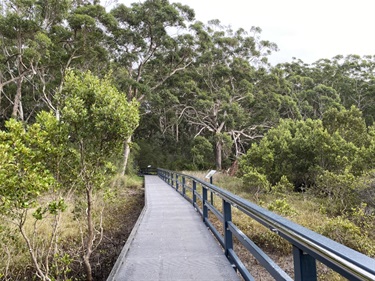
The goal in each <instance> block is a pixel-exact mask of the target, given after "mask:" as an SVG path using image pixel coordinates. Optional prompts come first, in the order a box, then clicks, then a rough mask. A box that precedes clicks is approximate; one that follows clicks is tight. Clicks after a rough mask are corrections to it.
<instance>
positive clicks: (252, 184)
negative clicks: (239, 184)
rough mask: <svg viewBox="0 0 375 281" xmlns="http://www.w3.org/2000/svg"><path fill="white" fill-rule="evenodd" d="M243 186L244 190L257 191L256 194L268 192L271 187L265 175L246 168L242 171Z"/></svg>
mask: <svg viewBox="0 0 375 281" xmlns="http://www.w3.org/2000/svg"><path fill="white" fill-rule="evenodd" d="M243 172H244V174H243V176H242V178H243V184H244V188H245V189H250V190H254V189H255V190H257V192H269V191H270V190H271V185H270V183H269V182H268V180H267V177H266V175H264V174H261V173H259V172H258V171H257V170H255V169H252V168H248V169H246V170H244V171H243Z"/></svg>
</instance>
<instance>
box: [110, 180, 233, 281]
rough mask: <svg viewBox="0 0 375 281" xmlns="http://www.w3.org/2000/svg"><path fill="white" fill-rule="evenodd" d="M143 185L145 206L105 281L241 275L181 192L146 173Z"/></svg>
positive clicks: (179, 280)
mask: <svg viewBox="0 0 375 281" xmlns="http://www.w3.org/2000/svg"><path fill="white" fill-rule="evenodd" d="M145 188H146V210H145V212H144V213H143V215H142V216H143V217H141V219H140V223H139V227H138V228H137V231H136V234H135V236H134V239H133V240H132V242H131V243H130V242H128V243H127V245H125V247H124V249H123V251H122V253H121V255H120V257H119V259H118V261H117V262H116V265H115V267H114V268H113V270H112V272H111V275H110V277H109V278H108V281H109V280H111V281H112V280H116V281H120V280H127V281H146V280H147V281H184V280H199V281H213V280H215V281H220V280H223V281H224V280H225V281H235V280H236V281H238V280H240V279H239V277H238V276H237V274H236V272H235V271H234V270H233V268H232V266H231V264H230V263H229V261H228V260H227V258H226V257H225V255H224V254H223V250H222V248H221V247H220V245H219V244H218V242H217V241H216V240H215V239H214V237H213V236H212V234H211V232H210V231H209V230H208V229H207V227H206V226H205V224H204V223H203V222H202V220H201V217H200V216H199V214H198V213H197V212H196V211H195V210H194V208H193V207H192V206H191V205H190V204H189V203H188V202H187V201H186V200H185V199H184V198H183V197H182V196H181V195H180V194H179V193H177V192H176V191H175V190H173V188H172V187H170V186H169V185H167V184H166V183H165V182H164V181H162V180H161V179H160V178H159V177H158V176H145ZM129 239H132V238H129ZM129 243H130V244H129Z"/></svg>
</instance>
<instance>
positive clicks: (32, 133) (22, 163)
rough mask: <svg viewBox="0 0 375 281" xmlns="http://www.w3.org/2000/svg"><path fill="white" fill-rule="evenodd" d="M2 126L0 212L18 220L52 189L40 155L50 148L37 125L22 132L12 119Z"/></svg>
mask: <svg viewBox="0 0 375 281" xmlns="http://www.w3.org/2000/svg"><path fill="white" fill-rule="evenodd" d="M5 126H6V131H0V142H1V143H0V197H1V202H0V212H1V213H2V214H4V215H6V216H9V217H12V218H19V217H18V216H20V214H21V213H23V212H24V211H25V210H27V209H30V208H33V207H35V206H36V205H37V198H38V196H39V195H40V194H42V193H44V192H46V191H47V190H49V189H50V188H51V187H52V186H53V185H54V178H53V176H52V175H51V173H50V172H49V171H48V169H46V166H45V165H44V163H43V162H42V160H43V156H42V154H41V153H42V151H43V150H45V149H47V150H48V149H49V147H50V145H51V144H50V143H49V142H48V141H47V140H46V138H45V136H46V134H45V132H44V131H42V130H41V128H40V126H39V125H38V124H34V125H32V126H28V127H27V128H25V127H24V126H23V124H22V123H21V122H17V121H15V120H14V119H11V120H9V121H8V122H7V123H6V125H5Z"/></svg>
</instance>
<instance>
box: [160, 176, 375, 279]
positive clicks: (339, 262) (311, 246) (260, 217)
mask: <svg viewBox="0 0 375 281" xmlns="http://www.w3.org/2000/svg"><path fill="white" fill-rule="evenodd" d="M158 175H159V177H161V178H162V179H163V180H164V181H166V182H167V183H168V184H169V185H171V186H172V187H174V188H175V189H176V190H177V191H179V189H181V190H182V191H179V192H180V193H181V195H183V196H184V197H185V198H186V196H185V188H188V189H192V190H193V198H192V199H190V198H189V201H190V202H191V203H192V204H193V206H194V207H196V208H197V209H198V211H199V213H200V214H201V216H202V217H203V221H204V222H205V223H206V224H207V225H208V226H209V227H210V229H211V230H212V232H213V233H214V234H215V236H216V237H217V238H218V240H219V242H220V243H221V244H222V245H223V247H224V250H225V254H226V255H227V257H228V258H229V259H230V260H231V261H232V262H233V263H234V264H235V265H236V267H237V268H238V270H239V271H240V273H241V274H242V276H243V277H244V279H245V280H253V279H252V277H251V274H250V273H249V272H248V271H247V269H246V268H245V267H244V265H243V264H242V262H241V261H240V260H239V258H238V257H237V255H236V254H235V252H234V249H233V246H232V244H233V240H232V234H234V235H235V236H236V237H237V238H240V239H239V241H241V242H242V244H243V245H244V246H245V247H246V248H247V249H248V250H249V251H250V252H251V253H252V254H253V255H254V257H255V258H257V259H258V261H259V262H260V263H261V264H262V265H263V266H264V267H265V268H266V269H267V270H268V271H269V272H270V273H271V275H272V276H273V277H274V278H275V279H276V280H292V279H291V278H290V276H288V275H287V274H286V273H285V272H284V271H283V270H282V269H281V268H279V267H278V266H277V265H276V264H275V263H274V262H273V261H272V260H270V258H269V257H268V256H267V255H266V254H265V253H264V252H262V251H261V250H260V249H259V248H258V247H257V246H256V245H255V244H254V243H253V242H252V241H251V240H250V238H248V237H247V236H246V235H245V234H244V233H242V232H241V231H240V230H239V229H238V228H237V227H236V226H235V225H234V224H233V222H232V221H231V208H232V207H235V208H237V209H238V210H240V211H242V212H243V213H245V214H247V215H248V216H250V217H251V218H253V219H255V220H256V221H258V222H259V223H261V224H262V225H264V226H266V227H267V228H269V229H270V230H271V231H273V232H275V233H276V234H278V235H279V236H280V237H282V238H283V239H285V240H287V241H288V242H289V243H291V244H292V245H293V257H294V274H295V280H316V279H317V273H316V260H319V261H320V262H322V263H324V264H325V265H327V266H328V267H329V268H331V269H333V270H334V271H336V272H338V273H339V274H341V275H342V276H344V277H346V278H348V279H349V280H375V259H372V258H370V257H368V256H366V255H364V254H362V253H359V252H357V251H355V250H353V249H350V248H348V247H346V246H344V245H342V244H339V243H337V242H335V241H333V240H331V239H329V238H327V237H325V236H323V235H320V234H318V233H316V232H313V231H311V230H309V229H307V228H305V227H303V226H301V225H298V224H296V223H294V222H291V221H289V220H287V219H285V218H283V217H281V216H279V215H277V214H275V213H272V212H271V211H268V210H265V209H263V208H261V207H259V206H258V205H256V204H254V203H251V202H249V201H247V200H245V199H243V198H241V197H239V196H237V195H234V194H232V193H231V192H229V191H226V190H223V189H221V188H219V187H217V186H215V185H213V184H210V183H208V182H205V181H203V180H201V179H198V178H196V177H193V176H189V175H185V174H182V173H178V172H174V171H169V170H165V169H158ZM180 177H181V179H182V181H179V178H180ZM186 179H190V180H191V181H192V185H193V187H187V181H186ZM197 184H200V185H201V186H202V194H199V193H198V192H196V186H197ZM208 191H210V192H211V194H212V193H214V194H215V195H217V196H219V197H220V198H221V199H222V200H223V214H222V215H221V212H220V211H219V210H217V209H215V210H214V211H213V210H212V208H214V206H213V204H210V203H209V200H208V197H207V194H208ZM197 199H198V200H199V199H201V200H200V201H201V202H202V206H203V210H200V208H199V207H198V204H197V203H196V201H197ZM211 200H212V199H211ZM211 203H212V202H211ZM208 210H211V211H213V214H214V215H216V216H219V219H224V237H222V236H221V234H219V232H218V231H217V229H216V228H215V227H214V226H213V224H211V222H210V221H209V219H208V215H207V213H208Z"/></svg>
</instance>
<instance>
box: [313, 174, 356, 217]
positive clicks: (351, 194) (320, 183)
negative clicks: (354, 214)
mask: <svg viewBox="0 0 375 281" xmlns="http://www.w3.org/2000/svg"><path fill="white" fill-rule="evenodd" d="M314 189H315V191H316V192H318V193H319V194H318V196H323V197H324V198H325V199H326V204H327V212H328V213H329V214H334V215H337V214H341V213H343V212H345V211H348V210H350V209H351V208H354V207H355V206H357V205H358V204H359V203H360V202H359V196H358V191H359V190H361V189H363V187H362V186H361V182H360V181H359V180H358V178H356V177H355V176H354V175H353V174H351V173H349V172H345V173H343V174H339V175H337V174H334V173H332V172H329V171H323V172H322V174H321V175H319V176H318V178H317V181H316V187H315V188H314Z"/></svg>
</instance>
